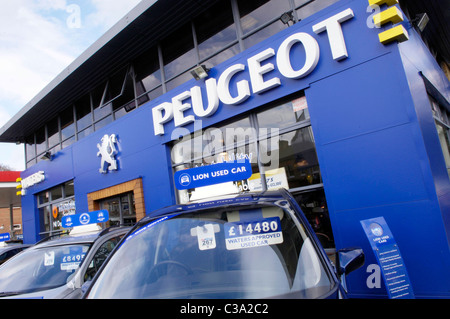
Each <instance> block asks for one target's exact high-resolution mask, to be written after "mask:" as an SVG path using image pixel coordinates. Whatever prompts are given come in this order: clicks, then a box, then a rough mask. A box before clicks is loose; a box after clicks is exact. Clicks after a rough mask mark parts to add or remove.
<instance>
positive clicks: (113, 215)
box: [100, 192, 136, 226]
mask: <svg viewBox="0 0 450 319" xmlns="http://www.w3.org/2000/svg"><path fill="white" fill-rule="evenodd" d="M100 209H106V210H107V211H108V213H109V226H119V225H121V226H124V225H125V226H131V225H134V224H135V223H136V212H135V204H134V195H133V193H132V192H130V193H126V194H120V195H118V196H114V197H109V198H106V199H103V200H102V201H101V202H100Z"/></svg>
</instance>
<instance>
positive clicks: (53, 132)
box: [47, 117, 61, 148]
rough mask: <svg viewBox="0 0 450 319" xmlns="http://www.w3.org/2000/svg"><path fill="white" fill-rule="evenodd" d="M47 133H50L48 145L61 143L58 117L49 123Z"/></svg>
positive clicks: (50, 146)
mask: <svg viewBox="0 0 450 319" xmlns="http://www.w3.org/2000/svg"><path fill="white" fill-rule="evenodd" d="M47 134H48V147H49V148H52V147H53V146H55V145H56V144H58V143H60V142H61V141H60V139H59V129H58V118H57V117H56V118H54V119H53V120H51V121H49V122H48V123H47Z"/></svg>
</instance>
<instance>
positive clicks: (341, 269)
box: [337, 248, 365, 275]
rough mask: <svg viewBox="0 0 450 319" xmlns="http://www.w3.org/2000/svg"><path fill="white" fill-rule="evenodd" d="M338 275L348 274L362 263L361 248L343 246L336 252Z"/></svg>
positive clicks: (363, 258) (362, 253) (362, 254)
mask: <svg viewBox="0 0 450 319" xmlns="http://www.w3.org/2000/svg"><path fill="white" fill-rule="evenodd" d="M337 257H338V258H337V264H338V265H337V266H338V267H337V272H338V275H348V274H349V273H351V272H352V271H354V270H356V269H358V268H360V267H362V265H364V260H365V257H364V252H363V250H362V249H361V248H344V249H340V250H339V251H338V252H337Z"/></svg>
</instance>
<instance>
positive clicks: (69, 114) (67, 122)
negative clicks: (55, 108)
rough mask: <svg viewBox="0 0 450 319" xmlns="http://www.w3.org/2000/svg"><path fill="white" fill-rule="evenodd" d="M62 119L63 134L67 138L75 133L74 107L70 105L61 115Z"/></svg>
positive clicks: (63, 137)
mask: <svg viewBox="0 0 450 319" xmlns="http://www.w3.org/2000/svg"><path fill="white" fill-rule="evenodd" d="M59 117H60V119H61V136H62V139H63V140H65V139H67V138H69V137H70V136H73V135H75V124H74V122H73V108H72V107H69V108H67V109H65V110H64V111H62V112H61V114H60V115H59Z"/></svg>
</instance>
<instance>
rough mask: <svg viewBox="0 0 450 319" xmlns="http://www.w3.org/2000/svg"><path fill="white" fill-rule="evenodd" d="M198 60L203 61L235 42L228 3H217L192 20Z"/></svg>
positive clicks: (234, 29)
mask: <svg viewBox="0 0 450 319" xmlns="http://www.w3.org/2000/svg"><path fill="white" fill-rule="evenodd" d="M194 26H195V31H196V35H197V42H198V44H199V45H198V50H199V55H200V56H199V58H200V60H203V59H205V58H207V57H208V56H211V55H212V54H214V53H216V52H218V51H219V50H221V49H223V48H224V47H225V46H226V45H227V44H229V43H231V42H233V41H236V40H237V36H236V26H235V24H234V20H233V13H232V11H231V3H230V2H219V3H217V4H215V5H214V6H213V7H212V8H210V9H209V10H207V11H206V12H204V13H203V14H201V15H200V16H199V17H197V18H196V19H194Z"/></svg>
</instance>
